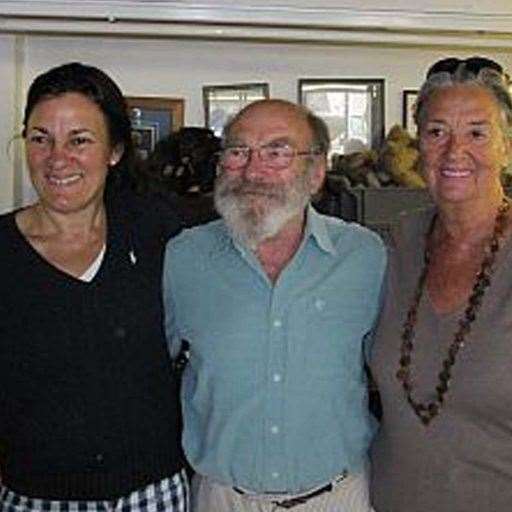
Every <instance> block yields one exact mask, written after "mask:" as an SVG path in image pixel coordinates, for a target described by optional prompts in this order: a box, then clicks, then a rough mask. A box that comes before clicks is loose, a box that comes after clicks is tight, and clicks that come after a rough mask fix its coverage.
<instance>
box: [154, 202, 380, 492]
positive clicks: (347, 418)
mask: <svg viewBox="0 0 512 512" xmlns="http://www.w3.org/2000/svg"><path fill="white" fill-rule="evenodd" d="M385 259H386V257H385V250H384V246H383V244H382V242H381V240H380V239H379V238H378V237H377V236H376V235H375V234H373V233H371V232H370V231H368V230H367V229H365V228H362V227H361V226H358V225H356V224H347V223H345V222H343V221H342V220H340V219H335V218H332V217H325V216H322V215H320V214H318V213H316V212H315V211H314V210H313V209H312V208H309V210H308V215H307V223H306V228H305V234H304V239H303V241H302V244H301V245H300V247H299V249H298V251H297V253H296V254H295V256H294V257H293V259H292V260H291V261H290V262H289V264H288V265H287V266H286V268H285V269H284V270H283V271H282V272H281V274H280V276H279V278H278V280H277V282H276V283H275V284H273V283H272V282H271V281H270V280H269V279H268V277H267V276H266V274H265V272H264V271H263V269H262V267H261V265H260V263H259V262H258V260H257V259H256V258H255V256H254V254H253V253H252V252H251V251H250V250H249V249H246V248H244V247H241V246H239V245H237V244H236V243H235V242H234V241H233V239H232V238H231V237H230V235H229V232H228V230H227V229H226V226H225V224H224V223H223V221H215V222H212V223H210V224H207V225H205V226H200V227H197V228H194V229H191V230H187V231H185V232H183V233H182V234H181V235H180V236H179V237H177V238H175V239H173V240H172V241H171V242H170V243H169V245H168V246H167V252H166V260H165V268H164V301H165V307H166V331H167V335H168V340H169V343H170V344H171V353H176V347H177V344H178V343H179V340H180V339H186V340H188V341H189V343H190V361H189V364H188V365H187V367H186V368H185V372H184V375H183V386H182V400H183V414H184V436H183V444H184V449H185V453H186V455H187V457H188V459H189V461H190V463H191V464H192V466H193V467H194V468H195V469H196V470H197V471H198V472H199V473H201V474H203V475H207V476H209V477H210V478H212V479H214V480H216V481H217V482H219V483H221V484H225V485H230V486H237V487H241V488H244V489H248V490H251V491H255V492H258V493H268V492H288V493H299V492H302V491H304V490H308V489H311V488H312V487H314V486H316V485H319V484H322V483H325V482H328V481H330V480H331V479H332V478H333V477H334V476H335V475H338V474H340V473H342V472H343V471H344V470H348V471H354V472H359V471H362V469H363V465H364V461H365V458H366V453H367V449H368V445H369V442H370V440H371V437H372V434H373V429H372V425H371V421H370V418H369V414H368V404H367V391H366V381H365V376H364V371H363V352H364V340H365V337H366V336H367V334H368V333H369V332H370V331H371V329H372V327H373V324H374V321H375V318H376V315H377V311H378V308H379V302H380V300H379V295H380V288H381V282H382V278H383V274H384V269H385Z"/></svg>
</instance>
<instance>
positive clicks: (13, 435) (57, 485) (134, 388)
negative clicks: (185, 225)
mask: <svg viewBox="0 0 512 512" xmlns="http://www.w3.org/2000/svg"><path fill="white" fill-rule="evenodd" d="M107 219H108V235H107V249H106V253H105V256H104V260H103V263H102V265H101V267H100V269H99V271H98V273H97V275H96V277H95V278H94V280H93V281H92V282H90V283H84V282H81V281H79V280H77V279H74V278H72V277H70V276H68V275H66V274H64V273H63V272H60V271H59V270H58V269H56V268H55V267H53V266H51V265H50V264H48V263H47V262H46V261H45V260H44V259H42V258H41V257H40V256H39V255H38V254H37V253H36V252H35V251H34V250H33V249H32V248H31V246H30V245H29V244H28V242H27V241H26V240H25V239H24V238H23V236H22V235H21V233H20V232H19V231H18V229H17V227H16V225H15V222H14V213H11V214H7V215H3V216H0V283H1V291H0V439H1V440H2V441H3V443H4V445H5V448H6V461H5V465H4V466H3V467H2V468H1V471H0V473H1V475H2V481H3V483H4V484H5V485H6V486H7V487H9V488H11V489H12V490H14V491H16V492H18V493H20V494H24V495H28V496H36V497H43V498H47V499H61V500H65V499H82V500H93V499H112V498H115V497H119V496H123V495H126V494H128V493H129V492H131V491H133V490H135V489H137V488H140V487H143V486H144V485H147V484H148V483H150V482H153V481H158V480H160V479H162V478H164V477H165V476H169V475H171V474H173V473H175V472H176V471H177V470H178V469H180V468H181V467H182V458H181V452H180V448H179V446H180V443H179V426H178V425H179V415H178V398H177V386H176V382H175V378H174V375H173V373H172V369H171V365H170V361H169V357H168V353H167V348H166V343H165V336H164V329H163V313H162V300H161V272H162V260H163V250H164V246H165V242H166V240H167V239H168V237H169V236H171V235H173V234H175V233H176V232H177V231H178V227H179V225H178V222H177V218H176V216H175V214H174V213H170V212H168V211H165V210H163V209H159V207H158V205H157V204H155V203H154V202H151V203H149V202H147V201H144V200H142V199H138V198H136V197H134V196H132V195H131V194H128V193H125V194H117V195H116V196H115V197H110V198H109V199H108V203H107Z"/></svg>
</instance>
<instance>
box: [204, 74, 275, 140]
mask: <svg viewBox="0 0 512 512" xmlns="http://www.w3.org/2000/svg"><path fill="white" fill-rule="evenodd" d="M265 98H268V84H239V85H208V86H205V87H203V100H204V112H205V126H206V127H207V128H210V129H211V130H213V132H214V133H215V135H217V136H218V137H220V136H221V135H222V129H223V127H224V125H225V124H226V123H227V122H228V121H229V119H230V118H231V117H233V116H234V115H235V114H237V113H238V112H239V111H240V110H242V108H243V107H245V106H246V105H248V104H249V103H252V102H253V101H256V100H262V99H265Z"/></svg>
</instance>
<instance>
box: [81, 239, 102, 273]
mask: <svg viewBox="0 0 512 512" xmlns="http://www.w3.org/2000/svg"><path fill="white" fill-rule="evenodd" d="M105 248H106V245H105V244H103V247H102V248H101V251H100V252H99V253H98V256H96V259H95V260H94V261H93V262H92V263H91V265H90V266H89V268H88V269H87V270H86V271H85V272H84V273H83V274H82V275H81V276H78V279H80V281H85V282H87V283H89V282H91V281H92V280H93V279H94V276H95V275H96V274H97V273H98V270H99V269H100V266H101V262H102V261H103V256H105Z"/></svg>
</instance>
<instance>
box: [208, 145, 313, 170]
mask: <svg viewBox="0 0 512 512" xmlns="http://www.w3.org/2000/svg"><path fill="white" fill-rule="evenodd" d="M276 148H283V149H284V148H287V149H289V150H291V152H292V154H291V155H290V156H289V161H288V162H287V163H286V164H285V165H279V166H277V167H276V166H275V165H272V163H271V162H270V160H268V158H265V157H262V153H261V151H262V150H270V149H276ZM230 149H239V150H243V151H244V153H245V156H244V163H243V164H241V165H239V166H226V165H225V164H224V162H223V159H224V156H225V152H226V151H228V150H230ZM254 152H256V153H257V155H258V158H259V159H260V160H261V161H262V162H263V163H265V164H266V165H268V166H269V167H270V168H271V169H273V170H275V171H279V170H282V169H286V168H287V167H289V166H290V165H291V164H292V163H293V162H294V160H295V158H297V157H298V156H320V155H322V153H323V152H322V150H321V149H319V148H316V147H312V148H311V149H310V150H309V151H299V150H298V149H297V148H295V147H294V146H292V145H291V144H288V143H283V144H279V143H275V142H270V143H266V144H259V145H258V146H248V145H246V144H235V143H233V144H227V145H226V146H225V147H224V148H222V149H221V150H220V151H219V152H218V153H217V155H218V157H219V163H220V165H221V166H223V167H226V168H228V169H242V168H243V167H245V166H246V165H248V164H249V162H250V161H251V159H252V157H253V154H254Z"/></svg>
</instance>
